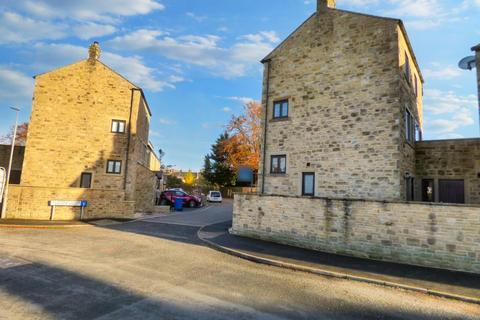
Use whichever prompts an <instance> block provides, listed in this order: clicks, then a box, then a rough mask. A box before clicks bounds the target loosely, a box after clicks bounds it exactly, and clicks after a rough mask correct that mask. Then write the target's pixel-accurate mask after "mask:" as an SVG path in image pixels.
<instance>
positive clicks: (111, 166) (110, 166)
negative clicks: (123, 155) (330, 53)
mask: <svg viewBox="0 0 480 320" xmlns="http://www.w3.org/2000/svg"><path fill="white" fill-rule="evenodd" d="M107 173H114V174H120V173H122V161H120V160H108V161H107Z"/></svg>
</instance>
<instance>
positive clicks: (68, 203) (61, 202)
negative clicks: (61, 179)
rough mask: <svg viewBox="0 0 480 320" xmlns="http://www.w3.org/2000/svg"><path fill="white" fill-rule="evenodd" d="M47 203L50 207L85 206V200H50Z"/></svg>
mask: <svg viewBox="0 0 480 320" xmlns="http://www.w3.org/2000/svg"><path fill="white" fill-rule="evenodd" d="M48 204H49V205H50V206H51V207H82V208H84V207H86V206H87V204H88V203H87V201H69V200H67V201H64V200H52V201H49V202H48Z"/></svg>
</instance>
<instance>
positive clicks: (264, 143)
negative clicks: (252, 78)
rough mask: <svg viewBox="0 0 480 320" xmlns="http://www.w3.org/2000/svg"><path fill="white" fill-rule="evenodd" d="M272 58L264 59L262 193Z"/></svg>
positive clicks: (263, 187)
mask: <svg viewBox="0 0 480 320" xmlns="http://www.w3.org/2000/svg"><path fill="white" fill-rule="evenodd" d="M271 61H272V60H271V59H265V60H262V63H264V64H265V63H266V64H267V79H266V84H265V90H266V92H265V122H264V125H263V164H262V194H265V175H266V173H265V171H266V161H267V160H266V158H267V126H268V101H269V100H270V62H271Z"/></svg>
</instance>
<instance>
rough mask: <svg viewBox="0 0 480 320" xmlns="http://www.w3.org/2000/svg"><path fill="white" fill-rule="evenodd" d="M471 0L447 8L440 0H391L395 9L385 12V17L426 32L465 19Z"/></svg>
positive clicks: (464, 0)
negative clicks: (393, 18) (391, 17)
mask: <svg viewBox="0 0 480 320" xmlns="http://www.w3.org/2000/svg"><path fill="white" fill-rule="evenodd" d="M470 1H471V0H463V1H461V2H460V1H459V2H458V3H455V5H454V6H452V7H446V5H445V1H439V0H389V1H388V3H390V4H391V5H392V6H393V8H391V9H387V10H384V11H383V12H382V14H383V15H387V16H394V17H401V18H403V19H405V21H406V22H405V23H406V25H407V27H410V28H413V29H417V30H426V29H432V28H435V27H438V26H442V25H445V24H447V23H455V22H458V21H461V20H463V19H465V17H464V14H463V13H464V12H465V11H466V10H467V9H468V8H470V7H471V2H470Z"/></svg>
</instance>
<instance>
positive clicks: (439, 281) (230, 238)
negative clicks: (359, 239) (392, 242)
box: [202, 222, 480, 299]
mask: <svg viewBox="0 0 480 320" xmlns="http://www.w3.org/2000/svg"><path fill="white" fill-rule="evenodd" d="M230 227H231V222H228V223H219V224H215V225H210V226H207V227H205V228H203V229H202V233H209V234H210V235H211V236H209V237H208V240H210V241H212V242H214V243H216V244H218V245H220V246H224V247H227V248H231V249H235V250H239V251H243V252H246V253H249V254H253V255H258V256H261V257H266V258H269V259H274V260H281V261H284V262H288V263H293V264H299V265H303V266H308V267H314V268H320V269H323V270H329V271H333V272H340V273H347V274H351V275H356V276H363V277H367V278H372V277H373V278H375V279H379V280H383V281H391V282H396V283H404V284H407V285H411V286H419V287H426V288H429V289H434V290H437V291H443V292H450V293H454V294H459V295H464V296H469V297H474V298H477V299H479V298H480V275H476V274H472V273H466V272H456V271H449V270H442V269H433V268H426V267H418V266H411V265H405V264H398V263H391V262H383V261H375V260H368V259H361V258H355V257H348V256H342V255H336V254H330V253H326V252H319V251H313V250H307V249H301V248H297V247H292V246H288V245H281V244H276V243H272V242H267V241H262V240H257V239H250V238H245V237H239V236H234V235H231V234H229V233H228V229H229V228H230Z"/></svg>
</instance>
